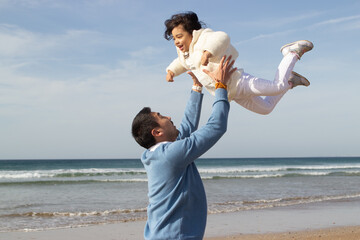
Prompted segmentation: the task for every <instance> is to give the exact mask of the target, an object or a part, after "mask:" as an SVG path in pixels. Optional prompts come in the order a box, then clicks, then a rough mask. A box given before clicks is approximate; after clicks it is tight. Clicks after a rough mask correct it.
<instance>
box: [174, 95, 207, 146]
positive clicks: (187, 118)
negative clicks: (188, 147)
mask: <svg viewBox="0 0 360 240" xmlns="http://www.w3.org/2000/svg"><path fill="white" fill-rule="evenodd" d="M202 99H203V94H202V93H199V92H195V91H191V93H190V99H189V101H188V102H187V105H186V108H185V113H184V117H183V119H182V121H181V125H180V128H179V136H178V138H177V140H180V139H183V138H185V137H189V136H190V134H191V133H192V132H194V131H195V130H196V129H197V128H198V126H199V120H200V115H201V106H202Z"/></svg>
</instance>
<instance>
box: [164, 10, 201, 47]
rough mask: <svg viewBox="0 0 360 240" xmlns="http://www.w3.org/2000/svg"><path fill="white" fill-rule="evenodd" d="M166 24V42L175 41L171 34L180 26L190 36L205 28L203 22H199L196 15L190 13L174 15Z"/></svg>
mask: <svg viewBox="0 0 360 240" xmlns="http://www.w3.org/2000/svg"><path fill="white" fill-rule="evenodd" d="M164 24H165V27H166V30H165V33H164V37H165V39H166V40H171V39H173V36H172V34H171V32H172V30H173V29H174V28H175V27H177V26H179V25H180V24H181V25H182V26H183V27H184V30H185V31H187V32H188V33H190V34H192V32H193V31H194V30H199V29H201V28H202V27H203V26H205V24H204V23H203V22H200V21H199V19H198V16H197V15H196V13H194V12H190V11H189V12H184V13H179V14H174V15H172V16H171V18H170V19H167V20H166V21H165V23H164Z"/></svg>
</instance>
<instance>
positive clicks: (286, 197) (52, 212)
mask: <svg viewBox="0 0 360 240" xmlns="http://www.w3.org/2000/svg"><path fill="white" fill-rule="evenodd" d="M196 165H197V167H198V169H199V172H200V175H201V177H202V180H203V182H204V186H205V190H206V194H207V200H208V213H209V214H222V213H229V212H239V211H254V210H259V209H273V208H282V207H289V206H290V207H291V206H294V207H297V206H305V205H307V204H314V203H317V204H328V203H329V202H341V201H345V202H348V201H356V202H358V203H359V204H360V157H316V158H310V157H309V158H211V159H198V160H196ZM147 205H148V198H147V176H146V172H145V170H144V167H143V165H142V163H141V161H140V160H139V159H91V160H90V159H89V160H86V159H82V160H70V159H67V160H0V232H12V231H39V230H45V229H58V228H72V227H81V226H89V225H97V224H109V223H116V222H128V221H139V220H145V219H146V207H147Z"/></svg>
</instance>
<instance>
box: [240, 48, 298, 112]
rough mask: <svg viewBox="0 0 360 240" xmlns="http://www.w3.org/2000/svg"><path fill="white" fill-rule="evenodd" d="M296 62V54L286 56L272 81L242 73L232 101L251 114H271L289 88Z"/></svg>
mask: <svg viewBox="0 0 360 240" xmlns="http://www.w3.org/2000/svg"><path fill="white" fill-rule="evenodd" d="M297 60H298V58H297V56H296V54H294V53H289V54H287V55H286V56H285V57H284V58H283V59H282V60H281V62H280V64H279V66H278V69H277V72H276V75H275V79H274V81H269V80H265V79H261V78H257V77H254V76H252V75H250V74H248V73H245V72H244V73H243V74H242V75H241V78H240V80H239V83H238V86H237V94H236V96H235V97H234V99H233V100H234V101H235V102H236V103H238V104H240V105H241V106H243V107H244V108H246V109H248V110H250V111H252V112H255V113H259V114H264V115H266V114H269V113H271V112H272V110H273V109H274V108H275V106H276V104H277V103H278V102H279V101H280V99H281V98H282V96H284V94H285V93H286V92H287V91H288V90H289V89H290V87H291V85H290V84H289V82H288V80H289V77H290V76H291V72H292V70H293V68H294V66H295V63H296V62H297ZM261 96H265V97H261Z"/></svg>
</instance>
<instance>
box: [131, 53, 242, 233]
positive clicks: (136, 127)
mask: <svg viewBox="0 0 360 240" xmlns="http://www.w3.org/2000/svg"><path fill="white" fill-rule="evenodd" d="M230 60H231V57H229V58H228V59H226V60H225V56H224V57H223V58H222V60H221V62H220V65H219V68H218V69H217V70H215V71H213V72H209V71H206V70H204V72H205V73H207V74H208V75H209V76H210V77H211V78H212V79H213V80H214V81H216V82H217V83H216V91H215V101H214V104H213V107H212V114H211V116H210V118H209V120H208V122H207V124H206V125H205V126H203V127H202V128H200V129H199V130H197V127H198V124H199V119H200V112H201V103H202V97H203V94H202V93H201V87H202V85H201V83H200V82H199V81H198V80H197V79H196V77H195V75H192V78H193V81H194V86H193V88H192V89H193V91H191V95H190V100H189V102H188V103H187V106H186V109H185V115H184V118H183V120H182V123H181V126H180V128H179V130H178V129H176V127H175V126H174V124H173V122H172V121H171V118H170V117H166V116H163V115H161V114H160V113H157V112H152V111H151V109H150V108H144V109H142V110H141V111H140V112H139V113H138V114H137V115H136V117H135V118H134V120H133V124H132V134H133V137H134V138H135V140H136V141H137V142H138V143H139V144H140V145H141V146H142V147H144V148H146V149H147V150H146V151H145V152H144V153H143V155H142V157H141V161H142V163H143V164H144V167H145V169H146V172H147V176H148V188H149V189H148V190H149V191H148V197H149V205H148V209H147V212H148V219H147V223H146V226H145V232H144V237H145V239H149V240H150V239H151V240H154V239H164V240H165V239H166V240H170V239H202V238H203V236H204V232H205V226H206V217H207V203H206V195H205V190H204V186H203V183H202V181H201V178H200V174H199V172H198V170H197V168H196V166H195V163H194V161H195V160H196V159H197V158H199V157H200V156H201V155H202V154H204V153H205V152H206V151H207V150H209V149H210V148H211V147H212V146H213V145H214V144H215V143H216V142H217V141H218V140H219V139H220V137H221V136H222V135H223V134H224V133H225V132H226V128H227V119H228V113H229V108H230V105H229V102H228V98H227V90H226V83H227V81H228V80H229V76H230V75H231V74H232V73H233V72H234V71H235V70H236V68H232V66H233V64H234V61H231V62H230Z"/></svg>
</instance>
